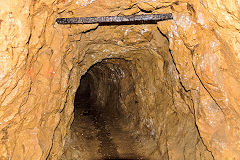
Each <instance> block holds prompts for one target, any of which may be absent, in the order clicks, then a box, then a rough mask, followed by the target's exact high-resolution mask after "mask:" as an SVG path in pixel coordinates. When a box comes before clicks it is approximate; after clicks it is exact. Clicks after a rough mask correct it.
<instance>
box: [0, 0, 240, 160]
mask: <svg viewBox="0 0 240 160" xmlns="http://www.w3.org/2000/svg"><path fill="white" fill-rule="evenodd" d="M0 4H1V10H0V40H1V43H0V62H1V63H0V80H1V81H0V95H1V96H0V130H1V132H0V140H1V141H0V159H17V160H21V159H34V160H35V159H36V160H37V159H59V158H60V157H61V155H62V149H63V146H64V143H65V136H66V134H67V133H70V129H69V128H70V125H71V123H72V120H73V109H74V106H73V101H74V96H75V93H76V90H77V88H78V86H79V82H80V78H81V76H82V75H84V73H86V72H87V70H88V69H89V68H90V67H91V66H92V65H94V64H96V63H97V62H101V61H102V60H103V59H108V58H122V59H125V60H127V61H131V63H132V64H133V66H134V67H133V68H134V69H133V70H130V71H129V73H131V74H130V75H131V76H132V77H133V79H132V80H133V81H134V83H135V85H134V86H135V95H136V96H137V99H138V100H139V103H138V106H137V107H138V109H139V112H138V113H137V115H138V116H139V117H142V119H141V121H140V122H139V127H140V130H141V127H142V128H144V126H149V121H150V120H151V125H150V126H149V130H150V131H153V130H154V131H155V132H154V136H155V138H156V139H157V141H158V144H159V154H158V156H159V157H161V158H163V159H184V158H185V159H219V160H221V159H240V146H239V143H240V142H239V139H240V135H239V134H240V133H239V132H240V129H239V127H240V125H239V124H240V123H239V122H240V116H239V112H240V110H239V107H240V105H239V101H240V91H239V89H240V81H239V79H240V55H239V53H240V43H239V41H240V34H239V30H240V24H239V19H240V14H239V13H240V9H239V8H240V3H239V2H238V1H237V0H235V1H207V0H201V1H197V0H194V1H190V0H183V1H172V0H165V1H164V0H159V1H158V0H154V1H148V2H146V1H141V0H118V1H111V0H61V1H60V0H58V1H53V0H48V1H45V0H39V1H33V0H21V1H20V0H8V1H6V0H0ZM169 12H170V13H173V17H174V19H173V20H170V21H164V22H158V24H150V25H125V26H121V25H119V26H116V25H115V26H98V24H91V25H59V24H57V23H56V22H55V20H56V18H59V17H74V16H81V17H85V16H109V15H110V16H117V15H131V14H149V13H153V14H154V13H169ZM123 65H124V64H123ZM161 98H162V99H161ZM125 102H126V103H127V104H131V97H128V98H126V99H125ZM125 110H126V113H127V112H130V108H128V107H127V108H126V109H125ZM132 112H133V113H136V112H135V111H134V110H133V111H132ZM143 131H145V130H143ZM147 131H148V130H146V132H147ZM153 157H154V156H153Z"/></svg>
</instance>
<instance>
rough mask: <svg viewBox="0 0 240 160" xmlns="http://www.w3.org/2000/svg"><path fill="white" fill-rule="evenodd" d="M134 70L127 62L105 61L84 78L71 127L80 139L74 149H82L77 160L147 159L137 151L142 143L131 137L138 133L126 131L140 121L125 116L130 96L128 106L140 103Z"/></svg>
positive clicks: (77, 96)
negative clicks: (135, 85) (130, 125)
mask: <svg viewBox="0 0 240 160" xmlns="http://www.w3.org/2000/svg"><path fill="white" fill-rule="evenodd" d="M132 67H133V66H132V64H131V62H129V61H126V60H124V59H106V60H103V61H102V62H99V63H97V64H95V65H93V66H92V67H91V68H90V69H89V70H88V72H87V73H86V74H85V75H84V76H82V78H81V81H80V86H79V88H78V90H77V92H76V96H75V101H74V106H75V109H74V121H73V124H72V126H71V130H72V131H73V132H74V135H75V139H77V140H76V143H77V144H73V145H76V146H78V148H79V147H82V148H83V150H81V149H80V151H81V155H78V157H77V158H79V159H81V158H82V159H89V160H91V159H129V160H130V159H132V160H133V159H146V158H145V157H143V156H142V155H138V152H137V150H136V149H137V143H139V142H137V141H136V137H133V134H132V133H131V132H135V131H134V130H132V131H131V130H129V129H126V128H127V127H126V126H128V125H129V124H132V123H135V122H134V118H135V119H136V117H137V116H136V115H133V114H131V113H125V111H124V108H123V102H122V101H123V100H124V99H125V98H126V97H128V96H131V99H130V100H129V102H128V105H129V106H131V107H134V106H136V105H137V103H138V102H137V99H136V95H135V93H134V92H135V88H134V81H133V78H132V75H131V68H132ZM123 86H124V87H123ZM135 121H136V120H135ZM79 144H82V145H80V146H79ZM79 156H80V157H79ZM84 157H88V158H84ZM77 158H76V159H77Z"/></svg>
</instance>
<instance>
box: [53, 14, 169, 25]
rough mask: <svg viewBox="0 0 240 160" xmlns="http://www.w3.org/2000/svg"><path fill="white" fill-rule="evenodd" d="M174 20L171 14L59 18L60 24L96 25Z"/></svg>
mask: <svg viewBox="0 0 240 160" xmlns="http://www.w3.org/2000/svg"><path fill="white" fill-rule="evenodd" d="M170 19H173V17H172V14H171V13H166V14H145V15H130V16H103V17H76V18H57V19H56V22H57V23H58V24H94V23H110V24H111V23H127V22H144V23H146V22H148V21H151V22H153V21H154V22H157V21H165V20H170Z"/></svg>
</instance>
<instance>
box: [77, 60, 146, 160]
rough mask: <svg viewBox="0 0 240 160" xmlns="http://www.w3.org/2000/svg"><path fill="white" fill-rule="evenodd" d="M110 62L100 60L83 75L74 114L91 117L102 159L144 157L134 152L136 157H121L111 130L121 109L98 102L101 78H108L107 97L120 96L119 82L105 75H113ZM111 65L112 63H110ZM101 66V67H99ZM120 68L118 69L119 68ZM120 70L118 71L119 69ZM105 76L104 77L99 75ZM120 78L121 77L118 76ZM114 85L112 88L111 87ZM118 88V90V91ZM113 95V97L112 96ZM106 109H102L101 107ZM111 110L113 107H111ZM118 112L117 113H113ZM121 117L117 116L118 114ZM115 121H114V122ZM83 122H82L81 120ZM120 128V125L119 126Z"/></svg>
mask: <svg viewBox="0 0 240 160" xmlns="http://www.w3.org/2000/svg"><path fill="white" fill-rule="evenodd" d="M107 64H109V63H106V62H104V63H103V62H99V63H97V64H95V65H93V66H92V67H91V68H90V69H89V70H88V72H87V73H86V74H85V75H84V76H82V77H81V80H80V86H79V88H78V90H77V92H76V95H75V101H74V105H75V109H74V115H75V118H76V116H87V117H90V119H91V121H92V123H93V124H94V126H95V129H96V136H97V140H98V141H99V142H100V144H99V149H98V152H99V154H100V155H101V156H102V159H103V160H104V159H106V160H107V159H109V160H110V159H112V160H123V159H125V160H127V159H129V160H134V159H136V160H137V159H142V158H141V157H140V156H138V155H135V153H133V154H132V155H131V157H136V158H130V157H129V158H121V156H119V153H118V145H117V144H115V143H114V141H113V137H112V135H111V130H110V129H109V128H111V127H113V126H111V125H115V124H116V122H117V121H118V119H120V118H121V117H120V116H123V115H121V111H117V110H116V107H114V106H113V107H112V110H113V111H109V107H105V106H100V104H99V103H98V101H99V100H98V97H99V95H98V94H99V93H96V90H97V86H95V85H98V84H99V83H100V82H99V80H100V78H102V79H104V80H106V82H107V83H105V84H103V85H106V86H105V87H106V88H108V90H107V91H108V92H110V93H108V94H107V96H108V97H107V98H108V100H114V101H115V100H116V97H119V95H118V94H119V90H118V86H119V84H114V83H116V81H114V80H111V77H104V76H110V75H112V74H113V73H112V72H113V71H112V70H110V69H108V67H107V66H106V65H107ZM110 65H111V64H110ZM99 68H100V69H99ZM117 70H118V69H117ZM102 71H105V72H109V73H101V72H102ZM117 72H118V71H117ZM99 76H103V77H99ZM117 78H119V77H117ZM111 87H112V88H111ZM116 90H117V91H116ZM111 97H113V98H111ZM104 104H105V105H108V106H109V105H110V106H111V104H112V105H114V104H117V103H116V102H108V101H107V102H105V103H104ZM104 107H105V108H106V109H100V108H104ZM110 110H111V108H110ZM113 112H116V114H115V115H114V114H111V113H113ZM116 115H117V116H119V117H117V116H116ZM112 121H114V123H113V122H112ZM80 123H81V122H80ZM119 128H120V127H119Z"/></svg>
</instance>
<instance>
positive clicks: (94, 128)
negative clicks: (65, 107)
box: [62, 104, 146, 160]
mask: <svg viewBox="0 0 240 160" xmlns="http://www.w3.org/2000/svg"><path fill="white" fill-rule="evenodd" d="M95 107H97V106H89V104H86V105H85V106H84V107H83V106H82V107H81V108H80V107H75V111H74V114H75V118H74V121H73V123H72V126H71V132H72V135H71V138H69V139H68V140H67V142H66V144H65V148H64V150H65V151H64V155H63V157H62V159H83V160H105V159H112V160H121V159H125V160H138V159H142V160H146V158H144V157H142V156H140V155H137V152H138V151H139V150H138V149H139V148H141V147H140V146H141V145H144V144H143V142H141V141H142V139H141V138H140V139H138V138H137V137H136V135H135V133H131V132H134V131H129V130H126V129H124V128H122V127H121V125H120V124H119V123H120V122H119V117H113V116H111V115H109V117H108V118H105V117H106V116H105V114H104V113H101V112H99V111H97V110H95V109H94V108H95Z"/></svg>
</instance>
